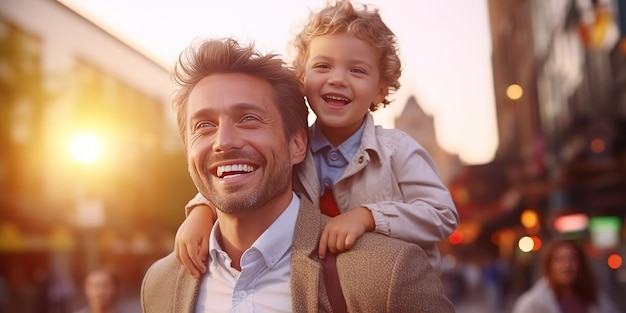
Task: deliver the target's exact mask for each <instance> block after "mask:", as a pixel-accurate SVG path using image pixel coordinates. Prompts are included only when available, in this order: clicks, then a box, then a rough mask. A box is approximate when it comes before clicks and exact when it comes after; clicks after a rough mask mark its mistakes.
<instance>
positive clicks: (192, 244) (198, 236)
mask: <svg viewBox="0 0 626 313" xmlns="http://www.w3.org/2000/svg"><path fill="white" fill-rule="evenodd" d="M214 221H215V214H214V212H213V210H212V209H211V207H209V206H207V205H198V206H196V207H194V208H193V210H191V212H189V215H188V216H187V218H186V219H185V220H184V221H183V223H182V224H181V225H180V227H179V228H178V231H177V232H176V238H175V244H174V253H175V254H176V258H177V259H178V262H180V263H181V264H182V265H183V266H184V267H185V269H186V270H187V272H188V273H189V274H190V275H191V276H193V278H196V279H198V278H200V275H201V274H203V273H205V272H206V265H205V264H204V262H205V261H206V258H207V255H208V253H209V237H210V235H211V229H212V227H213V222H214Z"/></svg>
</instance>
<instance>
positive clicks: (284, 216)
mask: <svg viewBox="0 0 626 313" xmlns="http://www.w3.org/2000/svg"><path fill="white" fill-rule="evenodd" d="M299 209H300V198H298V196H297V195H296V193H295V192H292V198H291V202H290V203H289V205H288V206H287V208H286V209H285V211H283V213H281V214H280V216H278V218H276V220H275V221H274V222H273V223H272V224H271V225H270V227H268V228H267V229H266V230H265V231H264V232H263V233H262V234H261V236H259V238H257V240H256V241H255V242H254V243H253V244H252V246H251V247H250V248H249V249H248V250H250V249H255V250H257V251H259V252H260V253H261V255H262V256H263V259H264V261H265V263H266V264H267V266H268V267H270V268H271V267H272V266H274V265H275V264H276V263H278V261H279V260H280V259H281V258H282V257H283V256H284V255H285V253H286V252H287V251H288V250H289V249H290V248H291V243H292V241H293V234H294V229H295V226H296V219H297V218H298V212H299ZM218 230H219V219H218V220H217V221H216V222H215V225H214V226H213V229H212V230H211V236H210V238H209V247H210V250H209V255H210V260H209V262H226V261H227V260H224V259H222V258H220V256H219V255H220V254H221V255H224V256H226V254H225V253H224V252H223V250H222V247H221V246H220V245H219V243H218V241H217V231H218ZM228 261H230V260H229V259H228Z"/></svg>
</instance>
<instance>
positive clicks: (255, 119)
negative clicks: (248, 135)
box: [241, 115, 260, 122]
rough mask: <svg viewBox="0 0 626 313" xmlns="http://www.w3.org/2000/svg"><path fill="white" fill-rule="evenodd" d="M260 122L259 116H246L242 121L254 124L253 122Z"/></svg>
mask: <svg viewBox="0 0 626 313" xmlns="http://www.w3.org/2000/svg"><path fill="white" fill-rule="evenodd" d="M258 120H260V119H259V118H258V117H257V116H255V115H245V116H244V117H243V118H242V119H241V121H243V122H253V121H258Z"/></svg>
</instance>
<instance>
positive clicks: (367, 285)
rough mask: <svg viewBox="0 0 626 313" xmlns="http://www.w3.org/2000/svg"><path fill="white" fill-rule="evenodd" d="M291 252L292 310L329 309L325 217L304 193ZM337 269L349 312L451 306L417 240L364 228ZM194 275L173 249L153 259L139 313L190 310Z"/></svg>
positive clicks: (445, 308)
mask: <svg viewBox="0 0 626 313" xmlns="http://www.w3.org/2000/svg"><path fill="white" fill-rule="evenodd" d="M300 199H301V205H300V211H299V213H298V219H297V222H296V228H295V233H294V241H293V247H292V257H291V296H292V307H293V312H303V313H308V312H332V310H331V307H330V303H329V301H328V297H327V295H326V290H325V287H324V283H323V281H322V279H323V276H322V269H321V262H320V260H319V259H318V258H317V243H318V238H319V236H320V232H321V229H322V227H323V225H324V223H325V222H326V221H327V220H328V218H327V217H326V216H324V215H322V214H321V213H320V211H319V209H317V208H316V207H315V206H313V204H312V203H311V202H310V201H309V200H308V199H307V198H306V197H304V196H302V195H300ZM337 271H338V274H339V279H340V281H341V287H342V289H343V292H344V296H345V298H346V303H347V306H348V310H349V311H350V312H372V313H381V312H394V313H396V312H454V307H453V306H452V304H451V302H450V301H449V300H448V298H447V297H446V295H445V292H444V289H443V286H442V284H441V281H440V280H439V277H438V275H437V272H436V270H435V269H433V268H432V267H431V266H430V264H429V261H428V258H427V257H426V254H424V252H423V250H422V249H421V248H419V247H418V246H417V245H414V244H410V243H406V242H403V241H401V240H397V239H393V238H390V237H387V236H383V235H380V234H374V233H366V234H365V235H363V236H362V237H361V238H360V239H359V240H358V241H357V243H356V244H355V246H354V247H353V248H352V249H351V250H349V251H347V252H344V253H341V254H339V255H338V256H337ZM199 282H200V281H199V280H194V279H193V278H192V277H191V276H190V275H189V274H187V272H186V271H185V270H184V268H183V267H182V266H181V265H180V264H179V263H178V261H177V260H176V257H175V256H174V254H173V253H171V254H169V255H168V256H166V257H165V258H163V259H161V260H159V261H157V262H156V263H154V264H153V265H152V266H151V267H150V268H149V269H148V271H147V273H146V275H145V277H144V280H143V284H142V288H141V305H142V311H143V312H144V313H166V312H167V313H174V312H184V313H192V312H193V308H194V304H195V299H196V295H197V293H198V286H199Z"/></svg>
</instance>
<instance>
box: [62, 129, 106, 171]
mask: <svg viewBox="0 0 626 313" xmlns="http://www.w3.org/2000/svg"><path fill="white" fill-rule="evenodd" d="M68 148H69V153H70V156H71V157H72V158H73V159H74V160H76V161H78V162H79V163H82V164H91V163H94V162H96V161H97V160H98V159H99V158H100V156H101V154H102V142H101V141H100V138H98V137H97V136H95V135H94V134H91V133H81V134H77V135H75V136H74V137H72V138H71V139H70V142H69V147H68Z"/></svg>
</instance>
